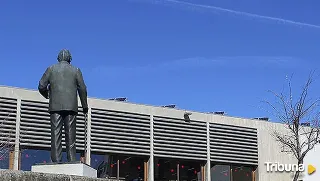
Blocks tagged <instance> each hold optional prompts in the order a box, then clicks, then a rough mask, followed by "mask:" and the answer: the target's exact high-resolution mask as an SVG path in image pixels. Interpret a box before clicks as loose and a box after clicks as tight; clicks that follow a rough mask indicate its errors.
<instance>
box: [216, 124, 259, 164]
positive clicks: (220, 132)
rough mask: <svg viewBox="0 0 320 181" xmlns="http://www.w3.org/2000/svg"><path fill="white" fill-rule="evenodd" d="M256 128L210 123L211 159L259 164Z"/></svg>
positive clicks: (220, 161)
mask: <svg viewBox="0 0 320 181" xmlns="http://www.w3.org/2000/svg"><path fill="white" fill-rule="evenodd" d="M257 139H258V135H257V130H256V129H255V128H247V127H239V126H231V125H223V124H215V123H211V124H210V151H211V152H210V155H211V160H212V161H214V162H218V163H234V164H248V165H257V164H258V140H257Z"/></svg>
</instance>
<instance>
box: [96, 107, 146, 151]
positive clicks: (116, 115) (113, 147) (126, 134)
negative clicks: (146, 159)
mask: <svg viewBox="0 0 320 181" xmlns="http://www.w3.org/2000/svg"><path fill="white" fill-rule="evenodd" d="M91 151H93V152H104V153H124V154H134V155H149V154H150V116H149V115H143V114H135V113H128V112H120V111H111V110H103V109H96V108H92V109H91Z"/></svg>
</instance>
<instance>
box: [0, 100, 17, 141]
mask: <svg viewBox="0 0 320 181" xmlns="http://www.w3.org/2000/svg"><path fill="white" fill-rule="evenodd" d="M16 112H17V100H16V99H11V98H3V97H0V145H3V146H5V145H11V144H14V140H15V133H16Z"/></svg>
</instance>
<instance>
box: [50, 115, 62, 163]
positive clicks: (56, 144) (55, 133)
mask: <svg viewBox="0 0 320 181" xmlns="http://www.w3.org/2000/svg"><path fill="white" fill-rule="evenodd" d="M50 122H51V160H52V162H61V161H62V124H63V122H62V116H61V114H59V113H51V115H50Z"/></svg>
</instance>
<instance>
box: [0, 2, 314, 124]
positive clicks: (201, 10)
mask: <svg viewBox="0 0 320 181" xmlns="http://www.w3.org/2000/svg"><path fill="white" fill-rule="evenodd" d="M183 2H188V3H191V4H186V3H181V2H179V1H166V0H162V1H152V0H108V1H105V0H96V1H94V2H92V3H89V2H88V1H83V0H77V1H75V0H72V1H61V0H56V1H40V0H34V1H28V2H27V1H22V0H20V1H19V0H16V1H9V0H5V1H1V2H0V23H1V29H0V42H1V43H0V55H1V59H0V61H1V71H0V84H2V85H8V86H15V87H24V88H31V89H36V88H37V85H38V81H39V79H40V77H41V76H42V74H43V72H44V71H45V69H46V67H48V66H50V65H51V64H54V63H56V57H57V54H58V52H59V50H60V49H62V48H67V49H70V51H71V53H72V55H73V62H72V64H74V65H76V66H78V67H80V68H81V70H82V72H83V75H84V77H85V81H86V84H87V86H88V91H89V96H91V97H99V98H113V97H123V96H124V97H127V98H128V99H129V101H131V102H136V103H142V104H151V105H166V104H176V105H177V106H178V108H181V109H188V110H196V111H201V112H209V111H226V112H227V114H229V115H232V116H239V117H248V118H251V117H258V116H269V117H272V116H271V115H269V113H268V112H266V111H265V110H264V109H263V108H261V107H260V106H261V105H262V106H263V107H266V106H265V105H263V104H261V102H260V101H262V100H271V101H273V98H272V96H271V94H270V93H268V92H267V91H268V90H274V91H276V92H281V91H282V89H283V87H284V86H285V85H286V76H290V75H291V74H294V77H293V80H292V83H293V87H294V89H295V91H299V89H300V87H301V85H303V83H304V82H305V80H306V78H307V76H308V74H309V72H310V71H312V70H316V75H317V78H316V79H315V83H314V84H313V86H312V92H311V93H310V96H311V97H313V98H316V97H318V95H319V94H318V92H317V90H319V88H320V86H319V82H318V81H317V79H319V78H318V75H319V73H320V72H319V71H317V69H318V67H319V63H318V62H319V61H318V60H319V58H320V51H319V48H320V19H319V18H317V17H320V12H319V11H317V7H319V6H320V2H317V1H288V0H282V1H276V0H259V1H257V0H243V1H231V0H216V1H212V0H210V1H209V0H185V1H183ZM217 7H221V8H225V9H227V10H223V9H219V8H217ZM230 10H231V11H230ZM241 12H246V13H251V14H246V13H241ZM252 14H257V15H260V16H256V15H252ZM281 19H284V20H281ZM287 20H290V21H287Z"/></svg>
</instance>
